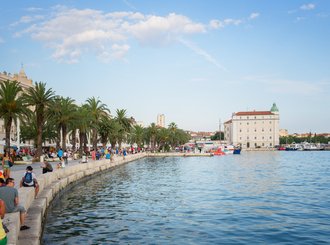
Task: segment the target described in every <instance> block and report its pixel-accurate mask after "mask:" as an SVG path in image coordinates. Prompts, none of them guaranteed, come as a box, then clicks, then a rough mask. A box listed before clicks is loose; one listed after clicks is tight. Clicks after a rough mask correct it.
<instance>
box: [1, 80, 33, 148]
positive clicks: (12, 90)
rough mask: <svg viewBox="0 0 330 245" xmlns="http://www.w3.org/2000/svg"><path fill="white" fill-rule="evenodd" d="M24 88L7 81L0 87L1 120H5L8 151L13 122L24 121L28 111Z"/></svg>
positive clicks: (15, 82) (16, 83)
mask: <svg viewBox="0 0 330 245" xmlns="http://www.w3.org/2000/svg"><path fill="white" fill-rule="evenodd" d="M21 92H22V88H21V86H20V85H19V83H18V82H17V81H13V82H10V81H8V80H7V81H5V82H3V83H1V86H0V118H3V119H4V124H5V132H6V138H5V142H6V149H8V150H9V149H10V129H11V126H12V123H13V122H15V123H16V122H17V120H21V121H22V119H23V116H24V115H27V113H28V109H27V107H26V106H25V105H24V100H23V97H22V96H21Z"/></svg>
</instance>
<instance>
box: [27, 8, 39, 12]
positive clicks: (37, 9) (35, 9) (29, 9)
mask: <svg viewBox="0 0 330 245" xmlns="http://www.w3.org/2000/svg"><path fill="white" fill-rule="evenodd" d="M41 10H42V8H37V7H29V8H27V9H26V11H29V12H36V11H41Z"/></svg>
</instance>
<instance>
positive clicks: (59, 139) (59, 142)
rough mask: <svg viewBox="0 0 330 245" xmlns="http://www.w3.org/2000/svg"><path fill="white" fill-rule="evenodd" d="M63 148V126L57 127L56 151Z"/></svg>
mask: <svg viewBox="0 0 330 245" xmlns="http://www.w3.org/2000/svg"><path fill="white" fill-rule="evenodd" d="M60 148H61V126H58V127H57V137H56V151H58V150H59V149H60Z"/></svg>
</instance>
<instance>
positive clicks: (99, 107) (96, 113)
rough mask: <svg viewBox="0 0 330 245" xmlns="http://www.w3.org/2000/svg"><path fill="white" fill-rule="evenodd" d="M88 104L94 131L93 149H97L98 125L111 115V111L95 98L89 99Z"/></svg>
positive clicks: (91, 125)
mask: <svg viewBox="0 0 330 245" xmlns="http://www.w3.org/2000/svg"><path fill="white" fill-rule="evenodd" d="M86 102H87V103H86V108H87V109H88V111H89V112H90V114H91V121H90V127H91V129H92V142H93V148H94V149H97V135H98V132H97V123H98V121H99V120H100V119H101V118H102V117H107V116H108V113H109V114H110V110H109V109H108V108H107V105H106V104H103V103H102V102H101V101H100V100H99V99H96V98H95V97H91V98H88V99H87V100H86Z"/></svg>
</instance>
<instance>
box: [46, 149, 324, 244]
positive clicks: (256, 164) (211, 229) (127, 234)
mask: <svg viewBox="0 0 330 245" xmlns="http://www.w3.org/2000/svg"><path fill="white" fill-rule="evenodd" d="M329 166H330V152H317V153H314V152H313V153H311V152H292V153H291V152H290V153H289V152H267V153H245V152H243V154H242V155H240V156H225V157H213V158H163V159H159V158H155V159H142V160H139V161H136V162H134V163H130V164H127V165H124V166H121V167H119V168H116V169H113V170H112V171H111V172H106V173H104V174H101V175H98V177H97V178H94V179H91V180H87V181H86V182H84V183H80V184H79V185H77V186H75V187H74V188H73V189H71V190H70V192H66V193H64V195H62V196H61V198H60V199H59V200H58V201H56V203H54V206H53V207H52V209H50V210H49V211H48V215H47V220H46V225H45V229H44V236H43V239H42V242H43V243H44V244H77V243H82V244H173V243H174V244H255V243H257V244H275V243H276V244H278V243H280V244H293V243H298V244H316V243H317V244H318V243H320V244H322V243H328V242H329V241H330V233H329V232H330V225H329V220H330V211H329V209H328V207H329V206H330V201H329V196H330V179H329V172H330V168H329Z"/></svg>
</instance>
